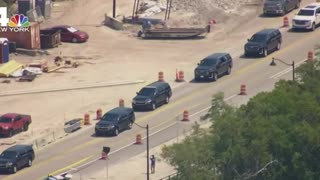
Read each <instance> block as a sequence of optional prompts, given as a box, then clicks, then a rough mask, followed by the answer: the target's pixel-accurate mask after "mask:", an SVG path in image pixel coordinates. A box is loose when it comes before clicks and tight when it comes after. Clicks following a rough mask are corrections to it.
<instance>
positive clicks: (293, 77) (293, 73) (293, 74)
mask: <svg viewBox="0 0 320 180" xmlns="http://www.w3.org/2000/svg"><path fill="white" fill-rule="evenodd" d="M294 66H295V64H294V61H292V79H293V81H295V80H296V78H295V72H294V69H295V67H294Z"/></svg>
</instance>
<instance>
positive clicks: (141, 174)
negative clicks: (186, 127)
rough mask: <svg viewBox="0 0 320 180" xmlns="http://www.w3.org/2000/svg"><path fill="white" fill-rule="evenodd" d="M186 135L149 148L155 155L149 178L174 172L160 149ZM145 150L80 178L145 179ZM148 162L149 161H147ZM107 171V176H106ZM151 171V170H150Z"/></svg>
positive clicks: (155, 178) (152, 179)
mask: <svg viewBox="0 0 320 180" xmlns="http://www.w3.org/2000/svg"><path fill="white" fill-rule="evenodd" d="M209 126H210V123H205V124H202V125H201V128H208V127H209ZM185 136H186V135H181V136H179V137H178V138H175V139H172V140H170V141H168V142H166V143H164V144H161V145H159V146H157V147H155V148H152V149H150V157H151V155H154V156H155V157H156V172H155V173H154V174H150V180H159V179H160V178H163V177H166V176H168V175H170V174H173V173H175V172H176V171H175V169H174V167H172V166H170V165H169V164H168V163H167V162H166V161H165V160H164V159H163V158H161V156H160V154H161V149H162V147H164V146H165V145H167V146H168V145H172V144H174V143H177V140H179V142H181V141H182V139H183V138H184V137H185ZM146 156H147V155H146V152H143V153H141V154H139V155H137V156H135V157H132V158H130V159H128V160H127V161H125V162H123V163H120V164H116V165H114V166H109V167H108V170H107V169H106V168H103V169H101V170H99V171H97V172H95V174H85V175H84V174H82V179H90V180H106V179H108V180H125V179H130V180H141V179H146V167H147V165H146ZM149 162H150V161H149ZM107 173H108V177H107ZM150 173H151V170H150ZM72 175H73V177H74V179H80V177H79V176H80V174H79V173H73V174H72Z"/></svg>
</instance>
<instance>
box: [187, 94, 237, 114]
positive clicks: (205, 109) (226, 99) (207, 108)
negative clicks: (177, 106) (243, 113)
mask: <svg viewBox="0 0 320 180" xmlns="http://www.w3.org/2000/svg"><path fill="white" fill-rule="evenodd" d="M237 95H238V94H234V95H232V96H229V97H227V98H225V99H224V101H228V100H230V99H232V98H234V97H236V96H237ZM210 108H211V106H208V107H206V108H204V109H202V110H200V111H198V112H195V113H193V114H191V115H190V116H189V117H193V116H196V115H198V114H200V113H202V112H204V111H207V110H209V109H210Z"/></svg>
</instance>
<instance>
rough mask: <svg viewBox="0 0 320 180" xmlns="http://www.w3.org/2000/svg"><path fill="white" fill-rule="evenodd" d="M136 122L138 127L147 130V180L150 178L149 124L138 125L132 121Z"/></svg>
mask: <svg viewBox="0 0 320 180" xmlns="http://www.w3.org/2000/svg"><path fill="white" fill-rule="evenodd" d="M134 124H136V125H137V126H138V127H140V128H143V129H146V130H147V180H150V168H149V167H150V166H149V163H150V162H149V124H147V125H146V127H144V126H140V125H139V124H137V123H134Z"/></svg>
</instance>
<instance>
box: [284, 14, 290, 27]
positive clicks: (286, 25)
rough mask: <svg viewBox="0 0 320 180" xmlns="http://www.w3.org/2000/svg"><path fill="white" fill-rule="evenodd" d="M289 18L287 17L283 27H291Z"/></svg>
mask: <svg viewBox="0 0 320 180" xmlns="http://www.w3.org/2000/svg"><path fill="white" fill-rule="evenodd" d="M289 26H290V25H289V18H288V17H287V16H285V17H284V18H283V27H289Z"/></svg>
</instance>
